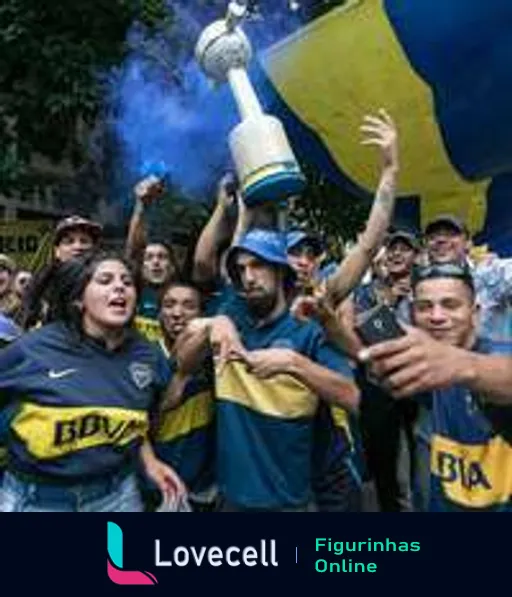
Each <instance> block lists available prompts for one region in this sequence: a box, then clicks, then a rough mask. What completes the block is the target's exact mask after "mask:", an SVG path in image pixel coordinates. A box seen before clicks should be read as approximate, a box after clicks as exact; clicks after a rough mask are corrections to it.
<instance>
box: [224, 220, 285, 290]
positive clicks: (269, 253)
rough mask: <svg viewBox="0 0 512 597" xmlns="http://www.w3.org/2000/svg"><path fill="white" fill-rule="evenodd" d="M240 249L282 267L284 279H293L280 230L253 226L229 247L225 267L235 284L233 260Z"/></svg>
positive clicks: (237, 279)
mask: <svg viewBox="0 0 512 597" xmlns="http://www.w3.org/2000/svg"><path fill="white" fill-rule="evenodd" d="M240 251H246V252H247V253H252V254H253V255H255V256H256V257H258V258H259V259H261V260H262V261H265V262H267V263H269V264H271V265H274V266H276V267H281V268H283V269H284V270H285V272H286V280H287V281H288V282H294V281H295V271H294V270H293V269H292V268H291V267H290V264H289V263H288V255H287V247H286V237H285V235H284V234H283V233H282V232H279V231H278V230H268V229H265V228H253V229H252V230H249V232H247V233H246V234H245V235H244V236H243V237H242V238H241V239H240V240H239V241H238V242H237V243H236V244H235V245H233V246H232V247H231V249H230V250H229V252H228V255H227V258H226V268H227V271H228V274H229V277H230V279H231V281H232V282H233V284H235V285H240V279H239V276H238V273H237V269H236V261H235V259H236V256H237V254H238V253H239V252H240Z"/></svg>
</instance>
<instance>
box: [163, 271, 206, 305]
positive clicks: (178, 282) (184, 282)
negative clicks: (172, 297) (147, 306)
mask: <svg viewBox="0 0 512 597" xmlns="http://www.w3.org/2000/svg"><path fill="white" fill-rule="evenodd" d="M172 288H190V289H191V290H194V291H195V292H196V293H197V295H198V296H199V306H200V309H201V311H204V307H205V295H204V291H203V289H202V288H201V287H200V285H199V284H196V283H195V282H193V281H192V280H189V279H187V278H184V277H182V278H178V279H175V280H171V281H170V282H167V284H164V286H163V287H162V289H161V290H160V292H159V294H158V310H159V311H160V310H161V309H162V305H163V301H164V297H165V295H166V294H167V293H168V292H169V290H171V289H172Z"/></svg>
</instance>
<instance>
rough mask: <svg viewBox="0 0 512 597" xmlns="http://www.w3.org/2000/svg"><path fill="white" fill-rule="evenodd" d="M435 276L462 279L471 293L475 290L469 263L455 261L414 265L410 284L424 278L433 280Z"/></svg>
mask: <svg viewBox="0 0 512 597" xmlns="http://www.w3.org/2000/svg"><path fill="white" fill-rule="evenodd" d="M436 278H455V279H457V280H462V282H464V283H465V284H466V285H467V286H468V287H469V288H470V290H471V291H472V292H473V293H474V292H475V282H474V279H473V274H472V272H471V269H470V267H469V265H468V264H467V263H464V262H456V261H453V262H449V263H435V264H432V265H427V266H417V267H415V268H414V269H413V273H412V286H413V287H415V286H416V285H417V284H419V283H420V282H423V281H424V280H434V279H436Z"/></svg>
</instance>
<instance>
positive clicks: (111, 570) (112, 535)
mask: <svg viewBox="0 0 512 597" xmlns="http://www.w3.org/2000/svg"><path fill="white" fill-rule="evenodd" d="M107 571H108V577H109V578H110V580H111V581H112V582H113V583H115V584H116V585H156V584H157V582H158V581H157V580H156V578H155V577H154V576H153V575H152V574H151V573H150V572H142V571H141V570H123V531H122V529H121V527H120V526H119V525H117V524H115V523H114V522H108V523H107Z"/></svg>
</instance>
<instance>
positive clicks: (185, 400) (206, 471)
mask: <svg viewBox="0 0 512 597" xmlns="http://www.w3.org/2000/svg"><path fill="white" fill-rule="evenodd" d="M161 347H162V351H163V352H164V354H166V356H167V358H170V357H169V355H168V353H167V350H166V348H165V345H164V344H163V342H162V343H161ZM214 414H215V404H214V379H213V364H212V363H204V366H203V367H202V369H201V371H198V372H197V373H196V374H195V375H194V376H193V377H191V378H190V379H189V380H188V382H187V384H186V386H185V389H184V392H183V396H182V401H181V403H180V405H179V406H178V407H177V408H175V409H172V410H167V411H165V412H163V413H161V414H160V416H159V418H158V424H157V430H156V434H155V453H156V454H157V456H158V457H159V458H161V459H162V460H163V461H164V462H167V463H168V464H170V465H171V466H172V467H173V468H174V469H175V470H176V472H177V473H178V475H179V476H180V477H181V478H182V479H183V481H184V482H185V484H186V486H187V488H188V489H189V490H190V491H191V492H192V493H195V494H197V493H201V492H204V491H206V490H209V489H211V488H212V486H214V484H215V422H214Z"/></svg>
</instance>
